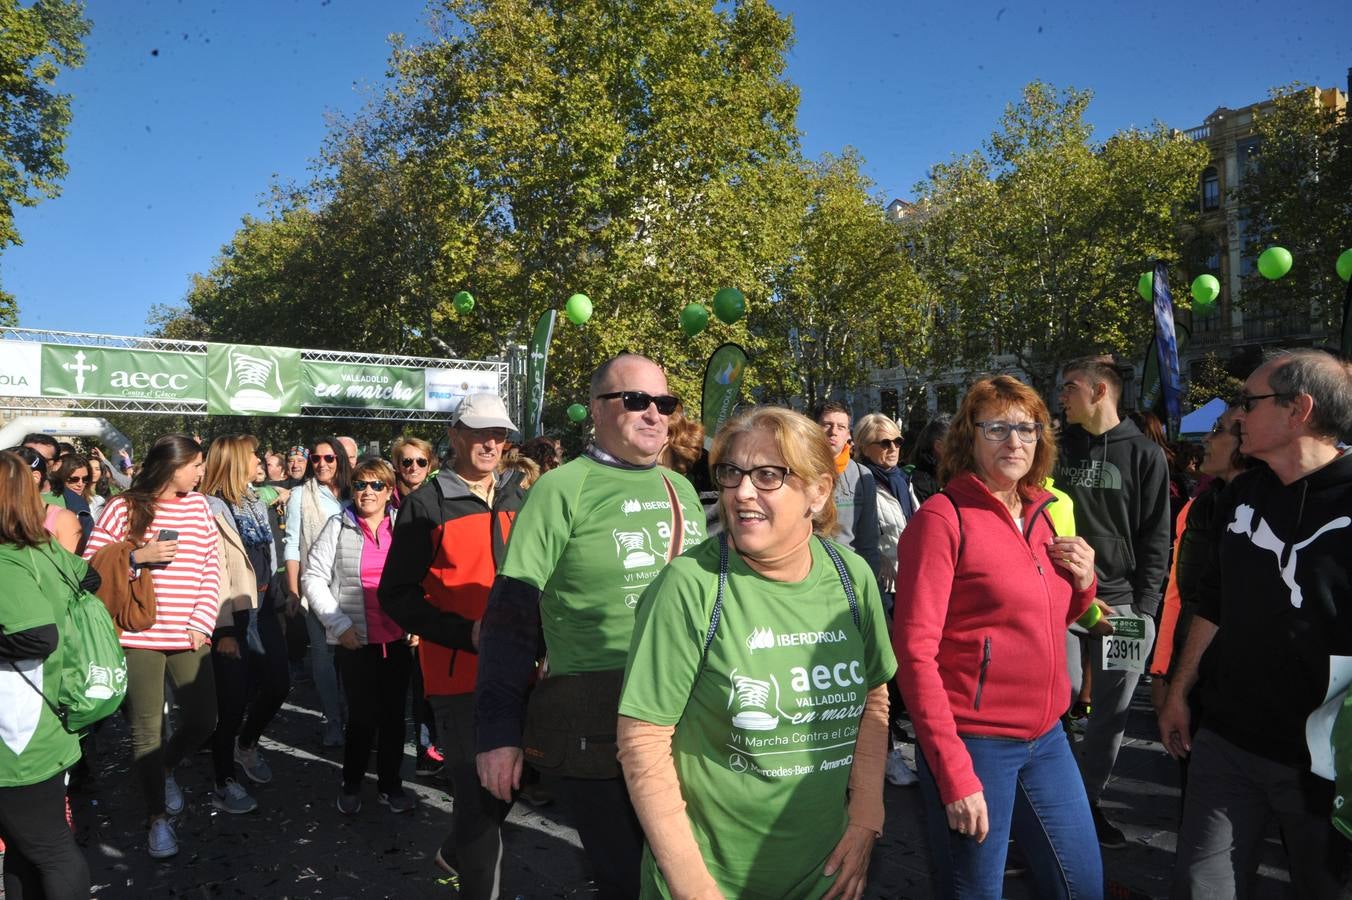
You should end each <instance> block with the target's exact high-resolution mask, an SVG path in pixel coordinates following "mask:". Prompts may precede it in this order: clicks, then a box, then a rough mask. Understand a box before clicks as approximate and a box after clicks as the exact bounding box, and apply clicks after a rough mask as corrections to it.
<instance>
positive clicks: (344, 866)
mask: <svg viewBox="0 0 1352 900" xmlns="http://www.w3.org/2000/svg"><path fill="white" fill-rule="evenodd" d="M316 709H317V703H316V702H315V698H314V694H313V689H312V688H311V686H310V685H308V684H301V685H297V686H296V688H295V689H294V690H293V691H292V696H291V698H290V702H289V703H288V704H287V706H286V707H285V708H284V709H283V711H282V713H281V714H280V715H279V716H278V718H277V720H276V721H275V722H274V724H273V726H272V727H271V728H270V729H269V735H268V736H267V737H265V738H264V740H263V744H262V746H263V747H264V750H265V753H266V755H267V758H268V760H269V762H270V763H271V765H272V769H273V772H274V775H275V778H274V780H273V782H272V783H271V784H268V785H263V786H255V785H248V788H249V790H250V791H251V792H252V793H253V794H254V796H255V797H256V798H257V799H258V802H259V809H258V811H256V812H254V813H250V814H247V815H242V816H232V815H227V814H225V813H220V812H216V811H215V810H213V809H212V807H211V802H210V776H211V761H210V757H209V756H207V755H205V754H198V755H195V756H193V757H192V758H190V759H189V760H187V761H186V762H185V763H184V765H183V766H182V767H181V769H180V770H179V772H178V781H179V783H180V784H181V785H182V786H183V789H184V792H185V794H186V797H187V808H186V809H185V811H184V813H183V814H182V815H181V816H180V817H179V819H178V826H177V830H178V836H179V845H180V852H179V855H178V856H177V857H176V858H173V859H170V860H165V861H155V860H152V859H150V858H149V857H148V856H147V855H146V832H145V828H144V812H143V809H142V807H141V803H140V801H139V799H138V798H137V797H135V796H134V793H133V790H132V783H131V778H130V775H129V762H130V754H129V736H128V730H127V728H126V726H125V724H124V723H123V722H122V720H121V718H120V717H114V718H113V719H111V720H109V721H108V722H107V723H106V725H105V727H104V728H103V730H102V732H101V733H100V734H99V736H98V747H99V755H98V758H97V761H96V765H95V770H96V777H95V778H94V779H93V781H92V782H91V783H90V784H89V785H88V786H87V787H84V788H82V789H81V790H78V791H75V792H73V793H72V795H71V806H72V810H73V813H74V816H75V823H76V830H77V837H78V840H79V842H80V843H81V845H82V846H83V847H84V850H85V853H86V856H87V857H88V859H89V864H90V869H91V871H92V877H93V884H94V886H95V887H94V894H95V896H97V897H100V898H122V897H127V898H158V897H187V898H211V897H260V898H263V897H266V898H274V897H276V898H282V897H326V898H333V900H342V898H357V897H372V898H375V897H401V898H411V897H429V898H437V897H445V898H453V897H454V896H455V895H456V894H455V891H454V890H453V889H452V888H451V887H450V886H449V885H448V884H446V883H445V882H444V881H443V879H442V874H441V873H440V872H439V870H437V868H436V867H435V866H434V865H433V863H432V857H433V854H434V853H435V852H436V850H437V848H438V846H439V845H440V842H441V839H442V837H443V836H444V835H445V834H446V832H447V831H448V829H449V826H450V821H451V803H450V801H449V799H448V798H447V796H446V794H445V792H444V791H443V790H442V789H440V788H439V787H438V785H437V782H436V780H435V779H432V778H414V777H413V758H412V747H411V746H410V747H409V748H408V758H407V759H406V761H405V772H406V774H407V776H408V782H407V784H408V786H409V789H411V790H413V791H415V792H416V793H417V794H418V797H419V800H420V801H421V802H420V805H419V806H418V808H417V809H416V810H415V811H413V812H412V813H409V814H405V815H396V814H394V813H392V812H390V810H388V809H387V808H385V807H383V806H381V805H379V804H378V803H377V802H376V798H375V784H374V780H373V778H368V783H367V785H366V791H365V794H364V798H363V799H364V805H363V808H362V810H361V812H360V813H358V814H357V815H355V816H351V817H348V816H344V815H342V814H340V813H339V812H338V811H337V809H336V808H335V807H334V800H335V797H336V794H337V790H338V784H339V771H340V767H341V751H338V750H322V749H320V747H319V716H318V713H317V712H315V710H316ZM1153 731H1154V720H1153V716H1152V715H1151V714H1150V709H1149V702H1148V688H1147V687H1145V686H1142V689H1141V690H1140V691H1139V692H1138V694H1137V703H1136V705H1135V707H1134V708H1133V712H1132V717H1131V723H1130V728H1129V731H1128V739H1127V741H1126V743H1125V744H1124V745H1123V748H1122V753H1121V757H1120V758H1119V760H1118V765H1117V771H1116V776H1117V777H1116V778H1115V779H1114V781H1113V782H1112V784H1111V785H1110V786H1109V788H1108V791H1107V794H1106V795H1105V797H1104V808H1105V810H1106V811H1107V812H1108V814H1109V816H1110V817H1111V818H1112V819H1113V820H1114V821H1115V822H1117V823H1118V824H1119V826H1120V827H1121V828H1122V829H1123V830H1124V831H1125V832H1126V834H1127V836H1128V838H1129V841H1130V843H1129V846H1128V847H1127V848H1125V849H1122V850H1105V851H1104V852H1103V858H1104V868H1105V872H1106V875H1107V879H1108V883H1109V896H1110V897H1112V898H1116V900H1128V898H1131V900H1135V898H1141V897H1164V896H1166V895H1167V892H1168V881H1169V873H1170V868H1171V866H1172V864H1173V850H1174V840H1175V829H1176V827H1177V811H1178V802H1179V800H1178V798H1179V792H1178V776H1177V768H1176V766H1175V764H1174V762H1173V761H1172V760H1171V759H1169V757H1168V756H1167V755H1166V754H1165V753H1164V751H1163V749H1162V748H1161V747H1160V745H1159V743H1158V742H1156V741H1155V740H1154V734H1153ZM886 800H887V826H886V833H885V834H884V836H883V838H882V839H881V840H880V841H879V842H878V844H877V846H876V848H875V851H874V855H873V861H872V865H871V867H870V879H869V887H868V891H867V893H866V895H865V896H866V897H869V898H908V897H927V896H929V876H928V871H927V869H928V865H927V856H926V851H925V845H924V840H923V836H922V829H921V826H920V819H919V816H920V813H919V796H918V791H917V790H916V789H915V788H914V787H908V788H901V787H893V786H888V787H887V797H886ZM504 844H505V854H506V855H505V865H504V873H503V892H502V896H503V897H505V898H508V900H511V898H518V897H520V898H530V900H543V898H572V897H590V896H592V894H593V891H592V889H591V886H590V884H589V883H588V880H587V876H586V867H585V862H584V860H583V858H582V854H581V849H580V847H579V845H578V840H577V834H576V832H575V831H574V830H573V829H572V828H571V827H570V825H569V824H568V817H567V814H566V812H565V811H564V810H562V809H560V808H559V807H558V806H557V805H548V806H545V807H542V808H539V809H535V808H532V807H529V806H526V805H524V804H521V803H518V804H517V806H516V808H515V810H514V811H513V813H512V816H511V818H509V819H508V823H507V826H506V828H505V830H504ZM1264 854H1265V856H1264V864H1263V867H1262V869H1261V870H1260V873H1259V876H1260V877H1259V885H1258V891H1257V895H1256V896H1258V897H1261V898H1276V897H1284V896H1290V895H1291V894H1290V884H1289V880H1288V878H1287V875H1286V872H1285V868H1284V865H1285V863H1284V851H1283V850H1282V847H1281V844H1280V841H1279V840H1278V839H1277V838H1276V835H1275V832H1273V833H1272V834H1271V835H1269V839H1268V840H1267V842H1266V844H1265V849H1264ZM0 896H2V895H0ZM1006 896H1009V897H1014V898H1022V897H1031V896H1033V892H1032V890H1031V885H1029V884H1027V883H1025V881H1024V880H1023V879H1020V878H1010V879H1008V880H1007V883H1006Z"/></svg>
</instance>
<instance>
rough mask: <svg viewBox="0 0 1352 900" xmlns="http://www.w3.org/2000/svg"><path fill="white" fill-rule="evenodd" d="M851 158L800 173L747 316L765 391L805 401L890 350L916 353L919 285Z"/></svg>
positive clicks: (857, 377) (857, 375)
mask: <svg viewBox="0 0 1352 900" xmlns="http://www.w3.org/2000/svg"><path fill="white" fill-rule="evenodd" d="M860 166H861V160H860V158H859V156H858V155H857V154H856V153H855V152H854V151H853V150H850V149H847V150H846V152H845V153H844V154H843V155H841V156H838V157H833V156H828V157H826V158H825V159H824V160H823V161H822V162H821V163H820V164H818V165H816V166H814V167H811V168H810V169H809V170H808V172H807V173H806V178H807V186H808V191H807V193H806V203H805V204H804V206H803V208H802V212H801V221H800V222H798V223H797V224H796V227H795V228H794V229H793V231H794V233H795V234H796V236H797V241H796V242H795V245H794V246H793V248H792V254H791V256H790V258H789V260H788V262H787V264H786V265H785V266H784V268H783V269H782V270H781V271H780V272H779V273H777V275H776V277H775V282H774V285H775V295H774V298H773V300H772V301H771V302H770V303H769V304H766V305H764V306H762V307H761V308H760V309H759V310H757V313H756V314H755V315H754V316H753V320H752V322H753V330H755V331H756V332H757V333H758V334H759V335H760V336H761V337H762V340H761V344H760V345H761V346H762V347H763V348H764V349H765V350H766V351H767V352H765V353H764V354H763V355H762V356H761V359H760V363H759V366H758V368H759V369H760V377H761V378H762V379H765V381H766V382H767V384H766V385H765V388H766V391H765V396H766V398H767V399H775V400H778V401H780V402H786V401H788V400H789V399H790V398H801V399H802V401H803V403H804V404H805V405H806V406H807V407H809V408H811V407H812V406H814V405H815V404H816V403H817V402H819V401H821V400H824V399H826V398H827V397H829V396H830V395H831V393H832V391H833V390H834V389H836V388H844V389H846V390H850V389H853V388H854V387H855V386H856V385H858V384H860V383H861V382H863V381H865V380H866V379H867V376H868V372H869V369H870V368H871V367H872V366H874V365H878V364H880V363H882V362H883V361H884V360H885V359H886V358H887V357H889V356H890V355H900V356H901V357H902V358H903V359H916V358H917V357H918V356H919V355H920V353H921V340H920V339H921V327H922V324H923V322H922V316H921V314H920V310H921V307H920V305H919V303H918V300H919V297H920V295H921V285H920V282H919V279H918V278H917V277H916V275H915V272H914V271H913V269H912V268H911V265H910V262H909V261H908V259H907V256H906V254H905V252H904V248H903V247H902V240H903V238H904V235H903V234H902V233H901V232H900V231H899V230H898V229H897V228H895V227H894V226H893V225H891V224H890V223H888V222H887V221H886V219H885V218H884V215H883V206H882V203H881V202H880V199H879V198H877V197H874V196H871V189H872V183H871V182H870V181H869V180H868V179H867V178H866V177H865V176H864V175H863V174H862V173H861V172H860Z"/></svg>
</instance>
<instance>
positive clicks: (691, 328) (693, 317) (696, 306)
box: [681, 303, 709, 337]
mask: <svg viewBox="0 0 1352 900" xmlns="http://www.w3.org/2000/svg"><path fill="white" fill-rule="evenodd" d="M708 324H709V311H708V310H707V309H705V308H704V304H703V303H687V304H686V306H685V309H683V310H681V330H682V331H684V332H685V333H686V335H688V336H689V337H694V336H695V335H697V334H699V333H700V332H701V331H703V330H704V326H706V325H708Z"/></svg>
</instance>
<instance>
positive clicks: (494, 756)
mask: <svg viewBox="0 0 1352 900" xmlns="http://www.w3.org/2000/svg"><path fill="white" fill-rule="evenodd" d="M590 387H591V406H590V410H591V417H592V422H593V423H594V424H595V426H596V438H595V443H593V444H592V445H591V446H589V447H588V448H587V449H586V451H585V452H584V453H583V454H582V455H581V456H579V457H578V458H576V459H574V460H572V461H571V462H569V463H567V464H565V465H562V466H560V467H559V468H557V469H554V470H552V471H550V472H547V473H545V474H544V475H543V476H541V478H540V480H539V481H537V482H536V483H535V484H534V485H533V486H532V487H531V489H530V493H529V494H528V495H527V497H526V502H525V505H524V506H522V508H521V512H520V514H519V515H518V516H517V518H516V522H515V524H514V525H513V527H512V534H511V539H510V540H509V541H508V544H507V556H506V558H505V559H504V560H503V563H502V566H501V568H500V569H499V570H498V576H497V579H496V580H495V581H494V583H493V590H492V593H491V594H490V595H489V598H488V607H487V609H486V610H485V612H484V617H483V620H482V621H483V624H482V628H481V633H480V635H479V675H478V681H477V684H476V685H475V710H474V712H475V715H474V724H475V736H476V739H477V741H478V750H479V753H478V758H477V763H478V772H479V778H480V781H481V782H482V784H483V786H484V787H485V788H487V789H488V791H489V792H490V793H492V794H493V796H495V797H497V798H498V799H499V800H502V801H511V799H512V796H513V792H514V791H515V790H517V789H519V788H520V786H521V768H522V763H523V761H524V760H525V758H526V756H527V755H529V757H530V761H531V762H532V763H533V764H535V765H536V766H539V767H542V768H546V769H547V770H549V771H552V772H553V773H554V774H557V775H558V776H559V778H558V781H557V782H556V784H557V793H558V795H559V797H560V799H561V800H562V801H563V803H564V804H565V805H566V806H568V807H569V811H570V812H571V813H572V815H573V822H574V824H575V825H576V826H577V830H578V835H579V837H581V839H582V846H583V849H584V850H586V852H587V856H588V858H589V859H590V860H591V863H592V868H593V870H594V872H593V874H594V878H595V880H596V884H597V890H598V894H599V896H600V897H601V898H603V900H610V898H621V897H636V896H638V891H639V863H640V859H641V857H642V852H643V832H642V829H641V828H640V827H639V824H638V819H637V817H636V816H635V814H634V810H633V807H632V805H631V804H630V802H629V793H628V790H627V789H626V787H625V783H624V778H623V777H622V776H621V774H620V771H619V766H618V763H617V762H616V759H615V753H616V746H615V723H616V721H617V720H618V718H619V691H620V683H621V678H622V676H623V672H624V665H625V660H626V657H627V655H628V652H629V644H630V639H631V637H632V635H633V630H634V609H635V607H636V606H637V605H638V598H639V595H640V594H642V593H643V590H644V588H646V587H647V586H648V585H649V584H650V583H651V582H652V580H653V579H654V578H656V577H657V574H658V572H660V571H661V570H662V567H663V566H665V565H666V564H667V562H668V561H670V560H671V559H673V558H674V557H676V556H678V555H679V554H680V553H681V552H683V551H684V549H685V548H687V547H692V546H694V545H695V544H698V543H699V542H700V541H702V540H703V539H704V534H705V528H704V512H703V509H702V508H701V507H700V502H699V497H698V496H696V494H695V490H694V488H693V487H691V485H690V482H689V481H687V480H686V479H685V478H681V477H677V476H676V475H675V474H674V473H671V472H669V471H667V470H664V469H662V468H660V467H658V466H657V465H656V463H657V457H658V454H659V453H660V452H661V451H662V447H663V446H664V445H665V443H666V440H667V423H668V420H669V418H670V417H671V415H672V413H674V412H675V411H676V409H677V406H678V405H679V402H680V401H679V400H677V398H676V397H673V396H672V395H671V394H669V393H668V392H667V376H666V374H665V373H663V371H662V369H661V367H660V366H658V365H657V363H655V362H653V361H652V360H650V359H648V358H647V357H643V356H639V355H637V354H632V353H623V354H620V355H619V356H617V357H615V358H613V359H610V360H608V361H606V362H605V363H603V364H602V365H601V366H600V367H599V368H597V370H596V373H595V374H594V375H593V376H592V379H591V385H590ZM541 632H542V633H543V636H544V644H545V650H546V668H547V670H548V674H547V676H546V677H544V678H543V679H542V680H541V681H540V683H539V684H538V685H537V687H536V688H535V691H536V693H535V696H534V697H533V698H532V700H531V705H530V712H531V718H532V720H534V718H535V715H536V713H537V712H552V713H553V718H554V721H553V722H552V723H551V724H552V725H553V728H552V729H550V730H549V732H550V733H552V734H555V735H557V736H558V738H559V740H558V741H549V740H540V741H539V742H538V743H536V742H532V741H534V739H535V738H537V737H547V736H548V735H547V734H545V731H544V730H542V731H541V732H540V733H539V734H537V735H530V734H528V735H526V737H528V738H532V741H527V742H525V744H524V749H523V735H522V731H523V721H524V719H525V718H526V716H525V711H526V703H525V696H526V689H527V687H528V684H529V682H530V678H531V673H532V672H533V671H534V670H535V661H536V659H537V658H538V656H539V637H538V635H539V634H540V633H541ZM586 721H592V722H594V724H592V725H591V726H588V725H587V724H584V723H585V722H586ZM589 727H590V728H591V729H594V730H587V729H589Z"/></svg>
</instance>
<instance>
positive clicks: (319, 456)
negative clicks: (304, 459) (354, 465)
mask: <svg viewBox="0 0 1352 900" xmlns="http://www.w3.org/2000/svg"><path fill="white" fill-rule="evenodd" d="M310 459H312V460H314V461H315V462H326V463H330V464H332V463H335V462H337V461H338V457H336V456H334V455H333V454H332V453H316V454H314V455H313V456H311V457H310Z"/></svg>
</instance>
